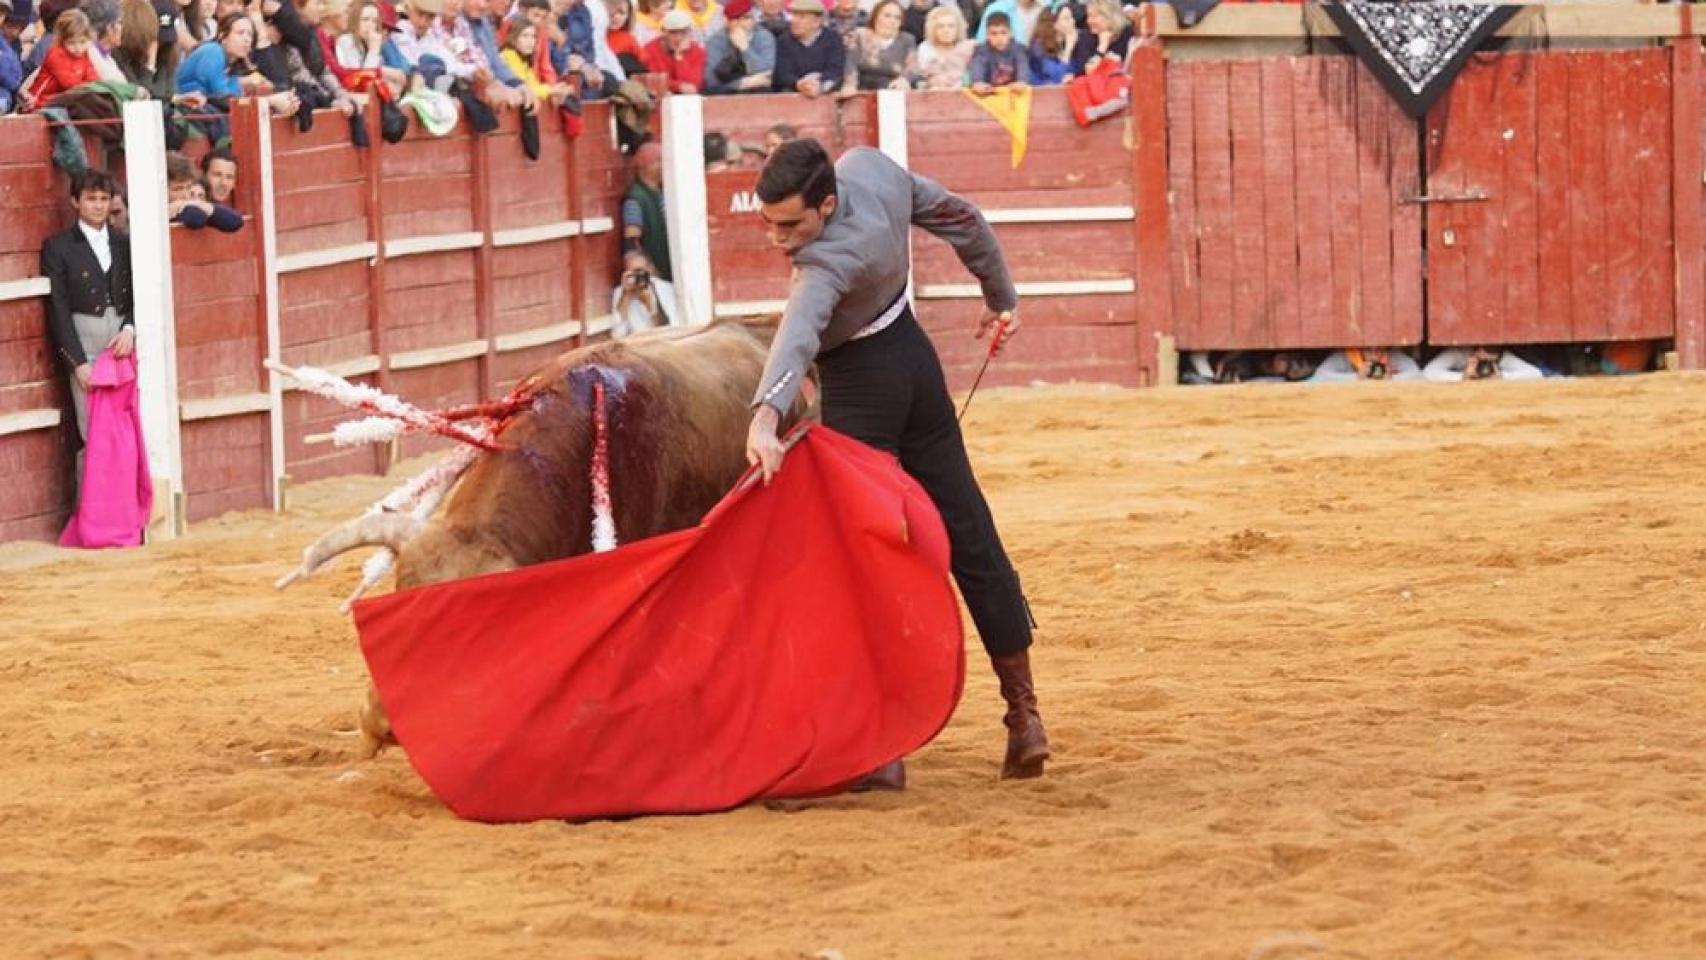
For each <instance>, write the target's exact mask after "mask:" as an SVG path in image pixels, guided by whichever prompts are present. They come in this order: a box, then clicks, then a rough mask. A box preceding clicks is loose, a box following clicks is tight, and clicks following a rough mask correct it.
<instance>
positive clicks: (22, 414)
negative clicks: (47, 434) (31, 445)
mask: <svg viewBox="0 0 1706 960" xmlns="http://www.w3.org/2000/svg"><path fill="white" fill-rule="evenodd" d="M59 416H60V414H59V411H58V410H53V409H49V408H45V407H44V408H42V409H40V410H20V411H18V412H17V413H4V414H0V437H4V436H6V435H7V434H10V433H23V432H25V431H26V430H45V429H46V428H48V427H57V426H59Z"/></svg>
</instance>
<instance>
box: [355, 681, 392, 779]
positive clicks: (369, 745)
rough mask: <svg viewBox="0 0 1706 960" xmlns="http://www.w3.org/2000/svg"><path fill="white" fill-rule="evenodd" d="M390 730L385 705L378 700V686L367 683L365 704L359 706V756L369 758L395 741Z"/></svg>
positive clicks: (377, 754)
mask: <svg viewBox="0 0 1706 960" xmlns="http://www.w3.org/2000/svg"><path fill="white" fill-rule="evenodd" d="M396 742H397V737H396V735H394V734H393V733H392V732H391V718H390V717H387V716H386V715H385V705H384V704H382V703H380V702H379V688H378V687H375V686H374V685H373V684H371V683H370V684H368V685H367V704H366V706H364V707H362V708H361V756H362V759H364V760H371V759H373V758H374V757H377V756H379V751H381V750H384V749H385V748H386V747H387V746H389V745H390V744H393V743H396Z"/></svg>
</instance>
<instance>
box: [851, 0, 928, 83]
mask: <svg viewBox="0 0 1706 960" xmlns="http://www.w3.org/2000/svg"><path fill="white" fill-rule="evenodd" d="M902 19H903V16H902V14H901V11H900V3H899V2H898V0H878V3H877V5H876V6H874V7H872V8H871V19H870V26H868V27H860V28H859V29H858V30H857V31H856V32H855V33H854V34H853V43H852V44H851V45H850V46H849V47H848V49H847V77H846V80H845V82H844V83H843V84H842V86H841V89H842V92H843V93H849V94H850V93H852V92H854V91H856V90H910V89H911V88H912V86H913V82H914V80H915V79H916V77H917V74H918V44H917V43H916V42H914V41H913V39H912V35H911V34H909V33H905V32H903V31H902V30H901V29H900V25H901V20H902Z"/></svg>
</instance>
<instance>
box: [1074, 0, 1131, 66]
mask: <svg viewBox="0 0 1706 960" xmlns="http://www.w3.org/2000/svg"><path fill="white" fill-rule="evenodd" d="M1084 22H1085V24H1086V30H1085V33H1087V34H1088V36H1081V37H1079V40H1078V43H1077V44H1076V45H1075V46H1074V48H1073V51H1072V60H1073V63H1072V74H1073V76H1077V77H1082V76H1085V75H1086V74H1088V73H1089V72H1090V71H1092V70H1095V69H1096V68H1097V67H1098V66H1100V65H1101V64H1102V62H1103V61H1104V60H1106V59H1109V58H1112V60H1113V61H1114V62H1116V63H1118V64H1119V65H1121V66H1122V67H1123V66H1124V64H1125V57H1126V54H1127V53H1128V52H1129V51H1130V50H1131V44H1132V37H1133V35H1134V31H1133V30H1132V26H1131V23H1130V21H1128V20H1127V19H1126V15H1125V10H1124V8H1122V7H1121V6H1120V2H1119V0H1090V3H1089V6H1087V7H1085V9H1084Z"/></svg>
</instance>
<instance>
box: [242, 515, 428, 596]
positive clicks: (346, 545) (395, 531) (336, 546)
mask: <svg viewBox="0 0 1706 960" xmlns="http://www.w3.org/2000/svg"><path fill="white" fill-rule="evenodd" d="M423 526H425V524H424V523H423V522H422V521H421V520H419V519H418V518H416V517H413V516H410V515H409V514H406V513H369V514H364V515H362V516H359V517H356V518H355V519H354V520H351V521H349V522H348V523H345V524H343V525H342V526H339V527H336V528H334V529H332V530H331V531H330V532H328V533H327V534H326V535H325V536H323V537H321V538H320V539H318V540H316V541H314V542H313V543H312V544H310V545H309V547H308V549H306V550H304V551H302V566H300V567H297V568H296V569H295V570H292V571H291V572H290V573H288V574H285V575H284V576H283V577H282V578H280V579H279V581H278V582H277V583H276V584H275V585H274V586H276V587H278V588H279V589H281V590H282V589H284V588H285V587H288V586H290V585H291V584H292V583H295V582H296V581H297V580H300V579H302V578H303V577H306V576H308V575H310V574H312V573H313V572H314V571H315V570H318V569H320V567H321V566H322V565H324V564H325V563H326V562H327V561H329V560H331V559H332V558H333V557H336V556H337V555H339V554H341V553H344V552H346V551H349V550H354V549H355V548H356V547H390V548H391V551H392V552H393V553H400V552H401V551H402V549H403V544H405V543H408V542H409V541H410V540H413V539H414V538H415V535H416V534H418V533H420V532H421V528H422V527H423Z"/></svg>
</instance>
